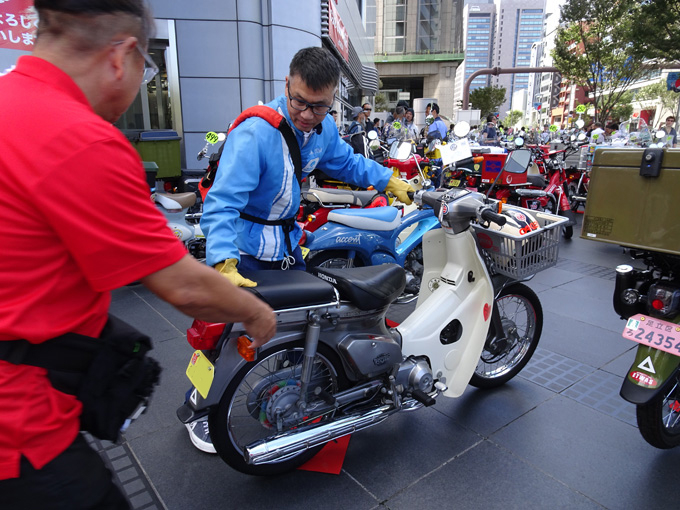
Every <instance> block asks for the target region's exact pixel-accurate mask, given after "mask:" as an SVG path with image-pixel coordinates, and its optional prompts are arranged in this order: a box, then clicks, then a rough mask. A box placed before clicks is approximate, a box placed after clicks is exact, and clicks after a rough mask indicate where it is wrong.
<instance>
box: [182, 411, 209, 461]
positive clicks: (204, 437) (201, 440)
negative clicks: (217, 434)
mask: <svg viewBox="0 0 680 510" xmlns="http://www.w3.org/2000/svg"><path fill="white" fill-rule="evenodd" d="M186 427H187V430H188V431H189V438H190V439H191V442H192V443H193V444H194V446H195V447H196V448H198V449H199V450H201V451H202V452H205V453H217V451H216V450H215V447H214V446H213V444H212V441H211V440H210V430H209V429H208V418H207V417H205V418H201V419H198V420H196V421H192V422H191V423H187V424H186Z"/></svg>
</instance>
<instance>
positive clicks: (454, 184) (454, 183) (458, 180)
mask: <svg viewBox="0 0 680 510" xmlns="http://www.w3.org/2000/svg"><path fill="white" fill-rule="evenodd" d="M458 186H460V179H454V180H452V181H451V187H452V188H457V187H458Z"/></svg>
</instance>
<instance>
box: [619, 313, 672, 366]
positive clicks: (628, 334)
mask: <svg viewBox="0 0 680 510" xmlns="http://www.w3.org/2000/svg"><path fill="white" fill-rule="evenodd" d="M623 338H627V339H628V340H632V341H633V342H637V343H639V344H642V345H647V346H649V347H653V348H655V349H658V350H660V351H664V352H667V353H669V354H674V355H675V356H680V325H678V324H673V323H672V322H667V321H662V320H661V319H656V318H654V317H648V316H646V315H641V314H637V315H633V316H632V317H631V318H630V319H628V322H626V327H625V328H624V329H623Z"/></svg>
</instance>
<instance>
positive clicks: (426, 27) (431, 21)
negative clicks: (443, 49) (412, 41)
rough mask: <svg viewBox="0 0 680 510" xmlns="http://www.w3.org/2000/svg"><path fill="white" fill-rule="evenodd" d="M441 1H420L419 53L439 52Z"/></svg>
mask: <svg viewBox="0 0 680 510" xmlns="http://www.w3.org/2000/svg"><path fill="white" fill-rule="evenodd" d="M440 13H441V0H419V1H418V45H417V49H418V51H439V49H440V48H439V36H440V32H441V27H440V23H439V19H440Z"/></svg>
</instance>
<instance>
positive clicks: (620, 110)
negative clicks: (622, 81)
mask: <svg viewBox="0 0 680 510" xmlns="http://www.w3.org/2000/svg"><path fill="white" fill-rule="evenodd" d="M632 103H633V93H632V92H631V91H630V90H629V91H628V92H625V93H624V94H622V95H621V99H620V101H619V102H618V103H617V104H615V105H614V106H612V109H611V110H610V111H609V116H610V117H611V118H612V121H613V122H620V121H621V120H628V119H629V118H630V116H631V115H632V114H633V104H632Z"/></svg>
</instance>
